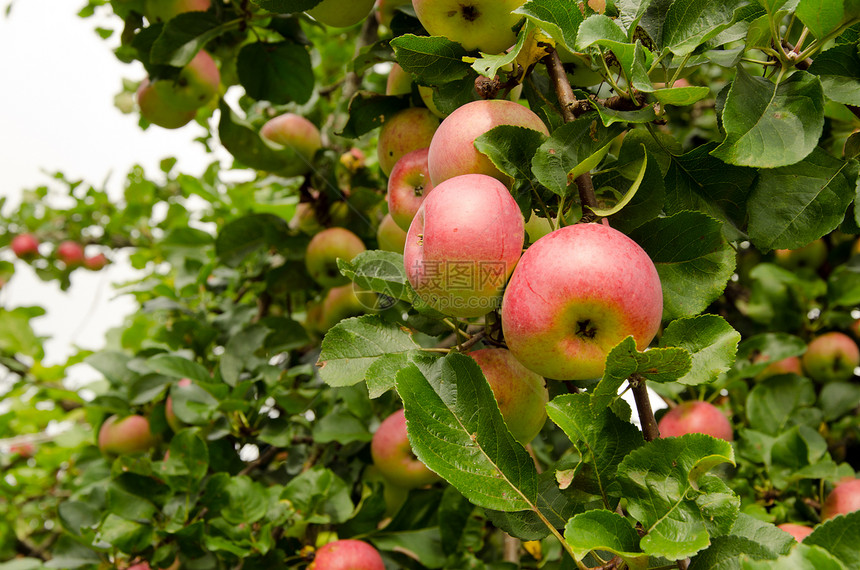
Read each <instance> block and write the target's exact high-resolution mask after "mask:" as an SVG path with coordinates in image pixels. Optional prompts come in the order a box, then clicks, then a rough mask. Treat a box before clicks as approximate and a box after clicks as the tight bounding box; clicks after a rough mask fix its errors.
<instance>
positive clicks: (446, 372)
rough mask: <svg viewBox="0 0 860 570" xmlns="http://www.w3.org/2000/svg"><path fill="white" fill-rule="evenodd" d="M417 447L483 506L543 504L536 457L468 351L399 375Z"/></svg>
mask: <svg viewBox="0 0 860 570" xmlns="http://www.w3.org/2000/svg"><path fill="white" fill-rule="evenodd" d="M397 392H398V393H399V394H400V397H401V398H402V399H403V405H404V408H405V411H406V429H407V432H408V434H409V441H410V443H411V444H412V449H413V451H414V452H415V454H416V455H417V456H418V458H419V459H420V460H421V461H422V462H424V464H425V465H427V467H429V468H430V469H431V470H433V471H435V472H436V473H438V474H439V475H440V476H442V477H443V478H444V479H446V480H447V481H448V482H449V483H451V485H453V486H454V487H456V488H457V490H458V491H460V492H461V493H462V494H463V495H464V496H465V497H466V498H467V499H469V500H470V501H471V502H472V503H474V504H475V505H477V506H480V507H484V508H488V509H494V510H499V511H506V512H509V511H523V510H532V511H536V510H537V508H538V507H537V498H538V482H537V479H538V477H537V470H536V469H535V466H534V461H533V460H532V458H531V456H529V454H528V453H527V452H526V450H525V448H524V447H523V446H522V445H521V444H520V443H519V442H517V441H516V439H514V437H513V436H512V435H511V433H510V431H508V428H507V426H506V425H505V422H504V419H503V418H502V414H501V412H500V411H499V406H498V404H496V399H495V396H493V391H492V389H491V388H490V385H489V384H488V383H487V380H486V378H485V377H484V374H483V373H482V372H481V369H480V367H479V366H478V364H477V363H476V362H475V361H474V360H473V359H472V358H470V357H469V356H467V355H463V354H458V353H451V354H448V355H447V356H445V357H443V358H439V359H437V360H436V361H433V362H420V361H416V362H413V363H412V364H410V365H409V366H407V367H405V368H403V369H401V370H400V372H398V374H397Z"/></svg>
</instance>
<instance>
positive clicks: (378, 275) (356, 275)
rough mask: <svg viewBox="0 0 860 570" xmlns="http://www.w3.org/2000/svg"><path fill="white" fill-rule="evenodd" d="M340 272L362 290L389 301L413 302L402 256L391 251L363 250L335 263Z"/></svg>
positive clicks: (412, 294)
mask: <svg viewBox="0 0 860 570" xmlns="http://www.w3.org/2000/svg"><path fill="white" fill-rule="evenodd" d="M337 268H338V269H340V272H341V273H342V274H343V275H345V276H346V277H349V279H350V280H351V281H352V282H353V283H355V284H356V285H358V286H359V287H361V288H363V289H369V290H371V291H375V292H377V293H381V294H383V295H385V296H387V297H391V298H392V299H401V300H404V301H410V302H411V301H412V299H413V298H414V292H413V291H412V288H411V287H410V286H409V282H408V281H407V279H406V270H405V269H404V267H403V254H400V253H396V252H392V251H381V250H368V251H362V252H361V253H359V254H358V255H356V256H355V257H354V258H353V259H352V260H351V261H347V260H345V259H338V260H337Z"/></svg>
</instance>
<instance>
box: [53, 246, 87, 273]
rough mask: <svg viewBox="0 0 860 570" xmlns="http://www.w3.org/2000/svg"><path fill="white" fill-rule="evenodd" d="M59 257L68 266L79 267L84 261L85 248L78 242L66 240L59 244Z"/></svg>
mask: <svg viewBox="0 0 860 570" xmlns="http://www.w3.org/2000/svg"><path fill="white" fill-rule="evenodd" d="M56 253H57V259H59V260H60V261H62V262H63V263H65V264H66V267H77V266H79V265H83V263H84V248H83V246H81V244H79V243H78V242H75V241H71V240H66V241H64V242H62V243H60V245H58V246H57V252H56Z"/></svg>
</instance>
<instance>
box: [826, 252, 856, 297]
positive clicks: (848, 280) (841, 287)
mask: <svg viewBox="0 0 860 570" xmlns="http://www.w3.org/2000/svg"><path fill="white" fill-rule="evenodd" d="M827 301H828V302H829V303H830V304H831V305H832V306H834V307H853V306H855V305H857V304H860V258H857V257H856V256H854V257H851V258H850V259H849V260H848V261H847V262H845V263H843V264H841V265H839V266H837V267H836V268H835V269H834V270H833V273H831V274H830V276H829V277H828V278H827Z"/></svg>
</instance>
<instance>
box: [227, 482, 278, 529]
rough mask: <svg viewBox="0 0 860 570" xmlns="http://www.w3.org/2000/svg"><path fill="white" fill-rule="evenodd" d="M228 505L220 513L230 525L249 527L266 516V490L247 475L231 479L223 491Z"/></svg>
mask: <svg viewBox="0 0 860 570" xmlns="http://www.w3.org/2000/svg"><path fill="white" fill-rule="evenodd" d="M223 491H224V493H225V494H226V496H227V504H226V505H225V506H224V508H222V509H221V510H220V511H219V514H220V515H221V516H222V517H224V520H226V521H227V522H229V523H232V524H234V525H240V524H244V525H249V524H252V523H255V522H257V521H258V520H260V519H262V518H263V517H264V516H266V511H267V510H268V497H267V493H266V488H265V487H264V486H263V485H262V484H261V483H258V482H257V481H254V480H253V479H251V478H250V477H248V476H247V475H237V476H235V477H230V478H229V479H228V480H227V483H226V485H225V487H224V489H223Z"/></svg>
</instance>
